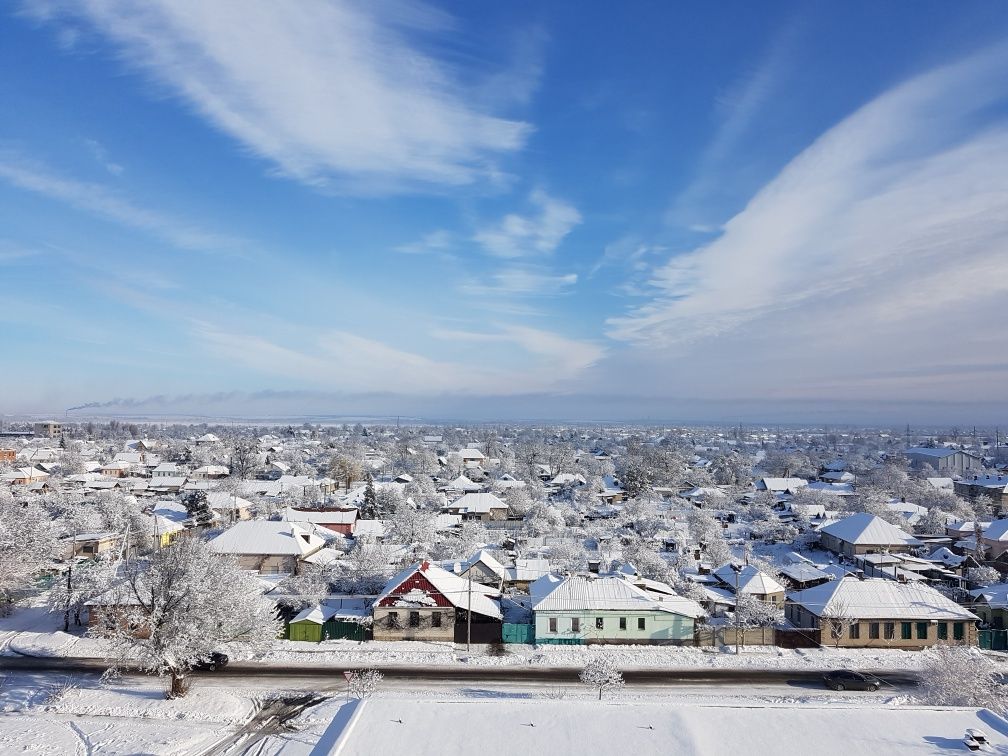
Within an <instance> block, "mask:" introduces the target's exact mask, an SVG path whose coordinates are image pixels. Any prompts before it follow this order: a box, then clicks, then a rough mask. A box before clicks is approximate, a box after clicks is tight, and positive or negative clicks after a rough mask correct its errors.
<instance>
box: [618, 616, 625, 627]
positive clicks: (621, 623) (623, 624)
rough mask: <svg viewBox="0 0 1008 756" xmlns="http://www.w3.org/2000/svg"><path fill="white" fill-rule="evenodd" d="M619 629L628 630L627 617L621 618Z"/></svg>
mask: <svg viewBox="0 0 1008 756" xmlns="http://www.w3.org/2000/svg"><path fill="white" fill-rule="evenodd" d="M619 629H620V630H626V617H620V618H619Z"/></svg>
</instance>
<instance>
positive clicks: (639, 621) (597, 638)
mask: <svg viewBox="0 0 1008 756" xmlns="http://www.w3.org/2000/svg"><path fill="white" fill-rule="evenodd" d="M530 593H531V595H532V617H533V623H534V624H535V642H536V643H537V644H538V643H547V644H548V643H553V644H572V645H573V644H585V643H640V644H648V643H654V644H678V645H692V644H693V643H694V634H695V629H696V622H697V620H699V619H700V618H701V617H704V616H705V612H704V610H703V609H702V608H701V607H700V605H699V604H698V603H696V602H695V601H691V600H690V599H686V598H683V597H681V596H678V595H676V594H675V593H673V592H672V591H671V589H669V590H668V591H660V592H658V591H648V590H645V589H643V588H640V587H638V586H637V585H634V583H633V582H632V581H631V580H630V579H628V578H624V577H584V576H581V575H570V576H568V577H564V578H559V577H556V576H554V575H547V576H545V577H543V578H541V579H540V580H537V581H536V582H535V583H533V584H532V586H531V587H530Z"/></svg>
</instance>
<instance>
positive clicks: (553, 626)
mask: <svg viewBox="0 0 1008 756" xmlns="http://www.w3.org/2000/svg"><path fill="white" fill-rule="evenodd" d="M549 631H550V632H551V633H555V632H556V631H557V618H556V617H550V618H549Z"/></svg>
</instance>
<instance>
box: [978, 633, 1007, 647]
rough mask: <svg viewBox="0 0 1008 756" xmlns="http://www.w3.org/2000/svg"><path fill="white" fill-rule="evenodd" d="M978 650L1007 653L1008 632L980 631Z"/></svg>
mask: <svg viewBox="0 0 1008 756" xmlns="http://www.w3.org/2000/svg"><path fill="white" fill-rule="evenodd" d="M977 635H978V640H979V644H980V648H983V649H986V650H987V651H1008V630H980V631H979V632H978V633H977Z"/></svg>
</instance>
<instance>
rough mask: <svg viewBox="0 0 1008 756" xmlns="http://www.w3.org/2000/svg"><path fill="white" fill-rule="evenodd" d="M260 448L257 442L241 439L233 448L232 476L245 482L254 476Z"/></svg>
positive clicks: (231, 460)
mask: <svg viewBox="0 0 1008 756" xmlns="http://www.w3.org/2000/svg"><path fill="white" fill-rule="evenodd" d="M257 455H258V447H257V446H256V443H255V441H253V440H251V439H247V438H240V439H238V440H237V441H235V442H234V445H233V446H232V447H231V459H230V465H229V467H230V470H231V475H233V476H234V477H235V478H237V479H239V480H244V479H245V478H248V477H250V476H251V475H252V473H253V471H254V470H255V469H256V466H257Z"/></svg>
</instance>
